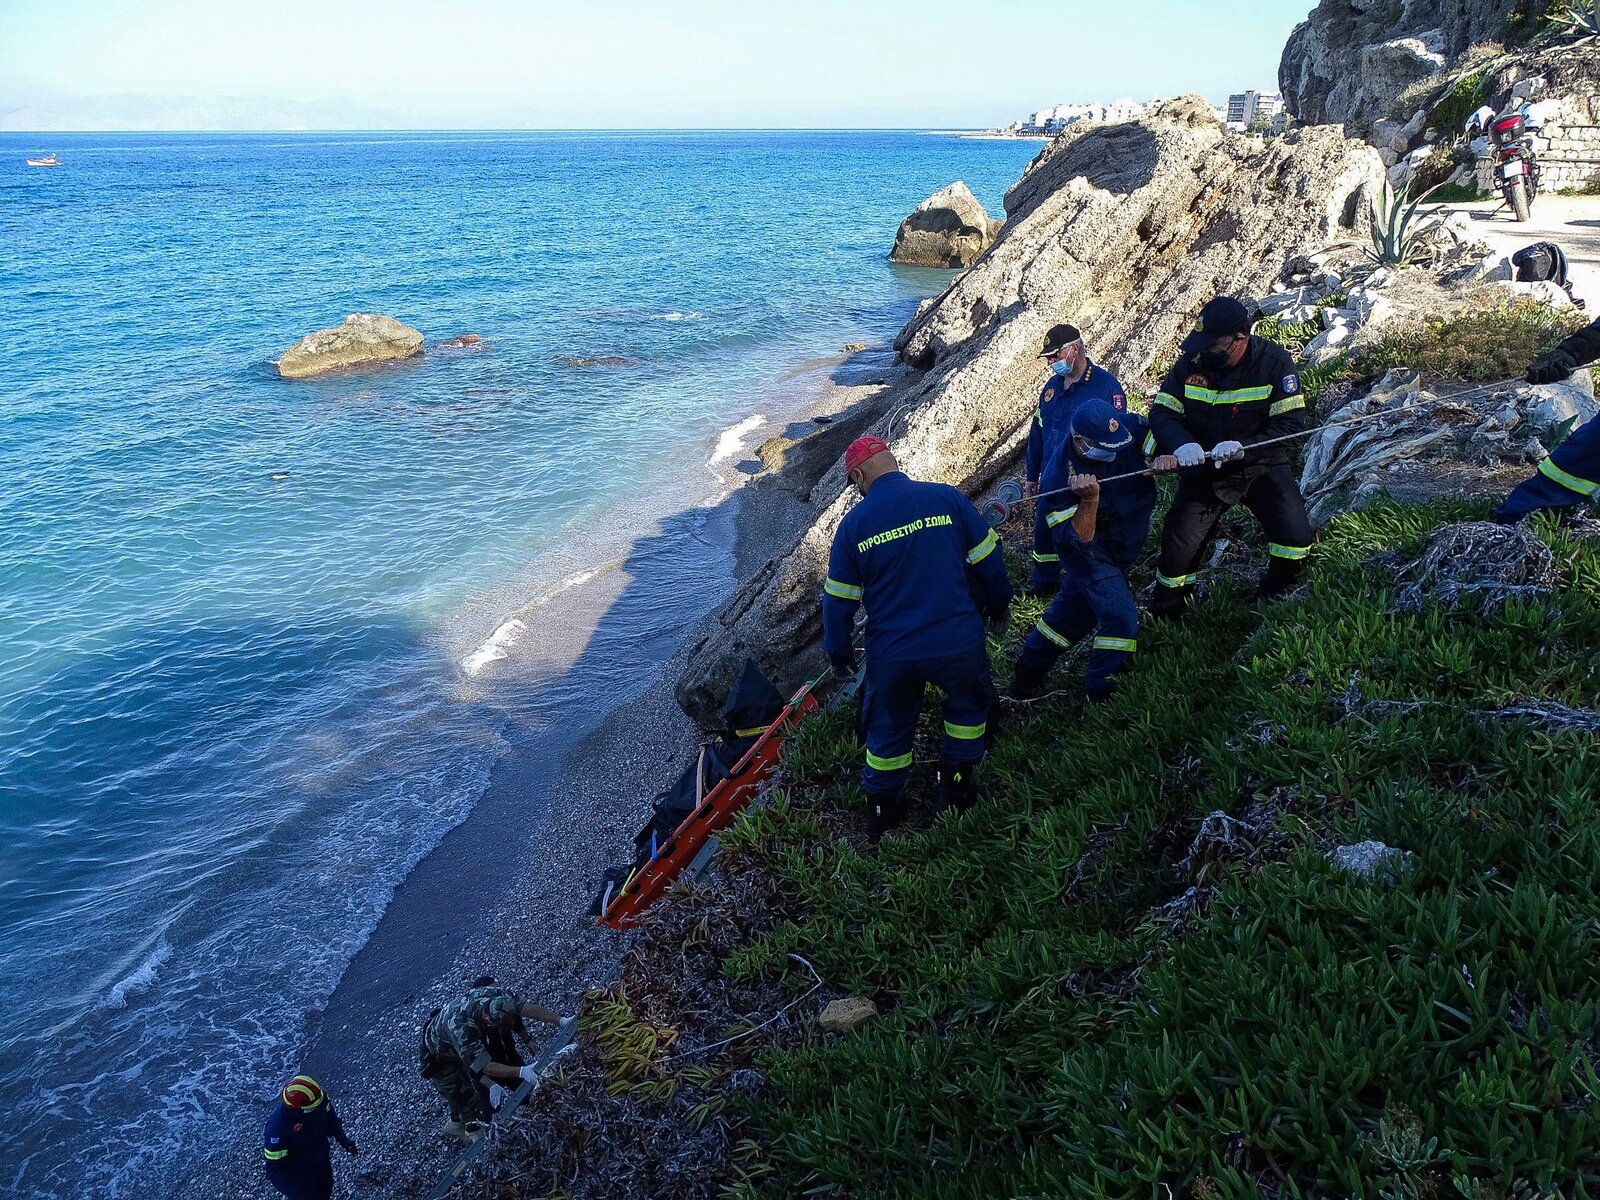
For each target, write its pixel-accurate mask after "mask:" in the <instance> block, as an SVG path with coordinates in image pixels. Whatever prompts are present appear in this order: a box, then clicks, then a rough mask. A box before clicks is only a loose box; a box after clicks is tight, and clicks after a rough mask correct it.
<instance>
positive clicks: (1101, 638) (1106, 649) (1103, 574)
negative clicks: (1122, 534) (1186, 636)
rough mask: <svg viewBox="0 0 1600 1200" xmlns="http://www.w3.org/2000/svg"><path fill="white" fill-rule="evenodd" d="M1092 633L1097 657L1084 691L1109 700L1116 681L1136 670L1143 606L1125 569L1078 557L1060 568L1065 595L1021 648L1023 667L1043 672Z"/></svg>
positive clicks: (1105, 560) (1092, 658)
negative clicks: (1127, 672) (1127, 671)
mask: <svg viewBox="0 0 1600 1200" xmlns="http://www.w3.org/2000/svg"><path fill="white" fill-rule="evenodd" d="M1091 633H1093V634H1094V635H1095V638H1094V653H1093V654H1091V655H1090V656H1089V666H1088V668H1087V669H1086V670H1085V672H1084V679H1083V686H1084V690H1085V691H1086V692H1087V693H1088V694H1089V695H1091V696H1101V697H1103V696H1106V695H1108V694H1110V692H1111V691H1112V689H1113V688H1114V687H1115V686H1116V685H1115V682H1114V677H1115V676H1116V675H1119V674H1120V673H1122V672H1123V671H1126V670H1127V669H1128V668H1129V667H1131V666H1133V656H1134V652H1135V651H1137V650H1138V648H1139V642H1138V637H1139V606H1138V605H1137V604H1136V603H1134V599H1133V592H1132V590H1131V589H1130V588H1129V587H1128V577H1127V575H1126V574H1125V573H1124V572H1123V569H1122V568H1121V567H1120V566H1118V565H1117V564H1116V563H1114V562H1112V561H1111V560H1110V559H1109V558H1107V557H1105V556H1104V555H1102V554H1094V553H1089V554H1081V553H1080V554H1075V555H1073V556H1072V558H1071V559H1070V560H1069V561H1068V562H1067V563H1066V564H1065V566H1064V567H1063V569H1062V576H1061V590H1060V591H1058V592H1057V593H1056V598H1055V601H1054V602H1053V603H1052V604H1051V605H1050V607H1049V608H1047V609H1046V610H1045V613H1044V616H1042V617H1040V618H1039V621H1038V623H1037V624H1035V625H1034V627H1033V631H1032V632H1031V633H1029V634H1028V638H1027V640H1026V641H1025V642H1023V644H1022V662H1024V663H1025V664H1027V665H1028V666H1029V667H1034V668H1037V669H1038V670H1040V671H1048V670H1049V669H1050V668H1051V667H1053V666H1055V664H1056V660H1057V659H1058V658H1060V657H1061V655H1062V652H1063V651H1065V650H1066V649H1068V648H1069V647H1070V646H1072V645H1074V644H1075V643H1077V642H1078V641H1080V640H1082V639H1083V638H1086V637H1088V636H1089V635H1090V634H1091Z"/></svg>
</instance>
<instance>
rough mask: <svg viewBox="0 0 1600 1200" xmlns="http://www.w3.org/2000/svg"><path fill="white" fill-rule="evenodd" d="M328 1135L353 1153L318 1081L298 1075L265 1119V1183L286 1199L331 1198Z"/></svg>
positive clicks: (349, 1140) (331, 1104) (348, 1138)
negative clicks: (269, 1184)
mask: <svg viewBox="0 0 1600 1200" xmlns="http://www.w3.org/2000/svg"><path fill="white" fill-rule="evenodd" d="M330 1139H331V1140H333V1141H336V1142H338V1143H339V1145H341V1146H343V1147H344V1148H345V1150H347V1151H348V1152H349V1153H350V1154H352V1155H353V1154H355V1153H356V1144H355V1142H354V1141H352V1140H351V1139H350V1135H349V1134H347V1133H345V1131H344V1126H343V1125H341V1124H340V1123H339V1114H338V1113H337V1112H336V1111H334V1107H333V1101H332V1100H331V1099H329V1097H328V1094H327V1093H326V1092H324V1091H323V1090H322V1085H321V1084H319V1083H318V1082H317V1081H316V1080H315V1079H313V1078H311V1076H309V1075H296V1076H295V1077H294V1078H293V1079H291V1080H290V1081H289V1082H288V1083H286V1084H284V1085H283V1091H282V1092H281V1093H280V1094H279V1097H278V1106H277V1107H276V1108H274V1109H273V1110H272V1115H271V1116H269V1117H268V1118H267V1128H266V1132H265V1135H264V1141H265V1146H264V1148H263V1151H262V1153H263V1155H264V1156H265V1158H266V1166H267V1181H268V1182H269V1183H271V1184H272V1186H273V1187H275V1188H277V1189H278V1191H279V1192H280V1193H281V1194H282V1195H284V1196H286V1197H288V1200H329V1197H331V1196H332V1195H333V1156H332V1153H331V1152H330V1150H329V1148H328V1142H329V1140H330Z"/></svg>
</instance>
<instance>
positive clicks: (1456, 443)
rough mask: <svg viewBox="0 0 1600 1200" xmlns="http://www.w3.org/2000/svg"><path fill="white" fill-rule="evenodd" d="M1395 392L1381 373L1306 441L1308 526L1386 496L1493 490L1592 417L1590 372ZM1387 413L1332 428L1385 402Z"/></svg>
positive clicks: (1491, 493) (1426, 497) (1488, 493)
mask: <svg viewBox="0 0 1600 1200" xmlns="http://www.w3.org/2000/svg"><path fill="white" fill-rule="evenodd" d="M1410 387H1411V390H1398V389H1397V388H1396V387H1394V386H1392V385H1391V384H1390V382H1389V380H1388V379H1387V378H1386V379H1385V380H1382V381H1380V382H1379V383H1378V385H1377V386H1376V387H1375V388H1374V389H1373V391H1372V393H1371V394H1370V395H1365V396H1362V397H1361V398H1360V399H1358V400H1354V401H1352V402H1350V403H1349V404H1347V405H1345V406H1344V407H1343V408H1340V409H1338V410H1336V411H1335V412H1334V413H1333V414H1332V416H1331V417H1330V418H1329V422H1330V427H1329V428H1325V429H1323V430H1322V431H1321V432H1320V433H1318V434H1317V435H1316V436H1315V437H1313V438H1311V439H1310V441H1309V443H1308V444H1307V447H1306V459H1305V468H1304V470H1303V471H1302V474H1301V479H1300V487H1301V490H1302V491H1304V492H1305V495H1306V500H1307V502H1308V503H1309V506H1310V509H1311V520H1312V524H1314V525H1321V524H1322V523H1323V522H1325V521H1326V520H1328V518H1330V517H1332V516H1334V515H1336V514H1338V513H1340V512H1344V511H1346V510H1348V509H1351V508H1359V507H1361V506H1362V505H1363V504H1365V503H1367V502H1368V501H1370V500H1372V499H1374V498H1375V497H1377V496H1380V495H1384V496H1389V497H1392V498H1394V499H1396V500H1400V501H1403V502H1407V503H1424V502H1427V501H1431V500H1438V499H1443V498H1450V497H1460V496H1484V497H1499V496H1503V495H1505V493H1506V492H1507V491H1509V490H1510V489H1511V488H1512V487H1513V486H1515V485H1516V484H1517V483H1519V482H1520V481H1521V480H1523V479H1525V478H1527V476H1528V472H1529V471H1530V469H1531V467H1532V464H1534V463H1536V462H1538V461H1539V460H1540V459H1542V458H1543V457H1544V456H1545V454H1546V453H1548V447H1549V445H1550V444H1552V441H1553V439H1554V438H1555V437H1556V436H1557V435H1558V434H1559V433H1563V432H1565V431H1566V430H1568V429H1570V428H1572V427H1574V426H1576V425H1581V424H1583V423H1584V422H1585V421H1588V420H1590V419H1591V418H1593V417H1594V415H1595V412H1596V409H1595V401H1594V396H1593V394H1592V390H1591V389H1592V384H1591V381H1590V380H1589V378H1588V373H1587V372H1580V373H1579V374H1578V375H1576V376H1574V378H1573V380H1572V381H1571V382H1568V383H1553V384H1545V385H1543V386H1538V387H1536V386H1534V385H1532V384H1527V383H1506V384H1496V385H1493V386H1485V387H1475V388H1474V387H1467V386H1464V385H1456V386H1455V387H1454V388H1453V389H1446V390H1444V391H1443V392H1442V393H1440V394H1437V395H1436V394H1435V393H1433V392H1431V391H1427V390H1415V386H1414V385H1410ZM1416 404H1421V405H1422V406H1423V407H1421V408H1418V409H1415V410H1413V411H1411V412H1408V413H1401V414H1399V415H1396V416H1395V417H1393V418H1392V419H1377V420H1373V421H1369V422H1366V423H1364V424H1359V425H1345V426H1342V427H1332V425H1331V423H1332V422H1336V421H1343V420H1346V419H1349V418H1351V417H1357V416H1362V415H1364V414H1366V413H1369V412H1377V411H1380V410H1381V409H1383V408H1385V407H1389V408H1408V407H1410V406H1411V405H1416Z"/></svg>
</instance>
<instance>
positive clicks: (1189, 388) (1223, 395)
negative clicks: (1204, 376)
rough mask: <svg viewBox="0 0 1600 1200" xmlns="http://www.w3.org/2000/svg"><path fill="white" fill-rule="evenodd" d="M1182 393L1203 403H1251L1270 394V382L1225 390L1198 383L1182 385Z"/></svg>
mask: <svg viewBox="0 0 1600 1200" xmlns="http://www.w3.org/2000/svg"><path fill="white" fill-rule="evenodd" d="M1183 394H1184V396H1186V397H1187V398H1188V399H1190V400H1199V401H1201V402H1202V403H1204V404H1252V403H1254V402H1255V401H1257V400H1265V399H1266V398H1267V397H1269V396H1271V395H1272V384H1270V383H1264V384H1261V385H1260V386H1258V387H1247V388H1229V389H1227V390H1226V391H1220V392H1218V391H1213V390H1212V389H1211V388H1205V387H1201V386H1200V385H1199V384H1198V383H1186V384H1184V385H1183Z"/></svg>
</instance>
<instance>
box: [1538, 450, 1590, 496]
mask: <svg viewBox="0 0 1600 1200" xmlns="http://www.w3.org/2000/svg"><path fill="white" fill-rule="evenodd" d="M1539 474H1541V475H1543V476H1544V477H1545V478H1547V479H1554V480H1555V481H1556V482H1557V483H1559V484H1560V485H1561V486H1562V487H1564V488H1566V489H1567V490H1568V491H1572V492H1577V493H1578V495H1580V496H1592V495H1594V494H1595V492H1597V491H1600V483H1595V482H1594V481H1593V480H1589V479H1585V478H1583V476H1581V475H1574V474H1572V472H1570V471H1563V470H1562V469H1561V468H1560V467H1558V466H1556V460H1555V459H1553V458H1547V459H1545V460H1544V461H1543V462H1542V463H1540V464H1539Z"/></svg>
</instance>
